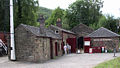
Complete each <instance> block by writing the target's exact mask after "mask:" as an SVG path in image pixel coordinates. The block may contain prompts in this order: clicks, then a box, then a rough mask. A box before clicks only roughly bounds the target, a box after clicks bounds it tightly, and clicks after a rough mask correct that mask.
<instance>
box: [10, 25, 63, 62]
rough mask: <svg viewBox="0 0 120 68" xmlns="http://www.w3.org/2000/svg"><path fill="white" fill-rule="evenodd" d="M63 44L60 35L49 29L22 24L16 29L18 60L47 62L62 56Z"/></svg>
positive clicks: (16, 54)
mask: <svg viewBox="0 0 120 68" xmlns="http://www.w3.org/2000/svg"><path fill="white" fill-rule="evenodd" d="M40 30H42V31H44V33H41V31H40ZM61 42H62V40H61V37H60V35H56V34H55V33H54V32H52V31H51V30H49V29H46V28H44V27H41V28H38V27H34V26H29V25H24V24H21V25H19V26H18V27H17V28H16V29H15V56H16V60H18V61H31V62H45V61H47V60H49V59H51V58H54V57H55V56H62V50H61V48H60V47H61V45H60V44H61ZM56 43H57V44H56ZM55 46H56V48H57V49H55ZM58 48H59V49H58ZM56 50H57V55H56V52H55V51H56ZM9 57H10V53H9Z"/></svg>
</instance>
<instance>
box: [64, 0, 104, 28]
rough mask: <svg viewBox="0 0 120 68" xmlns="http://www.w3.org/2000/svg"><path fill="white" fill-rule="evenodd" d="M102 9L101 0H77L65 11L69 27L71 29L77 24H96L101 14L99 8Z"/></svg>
mask: <svg viewBox="0 0 120 68" xmlns="http://www.w3.org/2000/svg"><path fill="white" fill-rule="evenodd" d="M102 7H103V2H102V1H101V0H77V1H76V2H74V3H73V4H71V5H70V6H69V8H68V9H67V15H66V17H67V18H68V22H69V26H70V27H71V28H73V27H74V26H76V25H77V24H80V23H83V24H86V25H88V26H89V25H90V24H94V23H96V22H98V20H99V18H100V16H101V15H102V14H101V11H100V8H102Z"/></svg>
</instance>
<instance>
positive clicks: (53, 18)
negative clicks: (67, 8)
mask: <svg viewBox="0 0 120 68" xmlns="http://www.w3.org/2000/svg"><path fill="white" fill-rule="evenodd" d="M63 11H64V10H63V9H61V8H60V7H57V8H56V9H55V10H54V11H52V14H51V16H50V17H49V18H48V20H46V25H47V26H49V25H51V24H52V25H56V21H57V19H58V18H60V19H62V17H63V14H64V13H63Z"/></svg>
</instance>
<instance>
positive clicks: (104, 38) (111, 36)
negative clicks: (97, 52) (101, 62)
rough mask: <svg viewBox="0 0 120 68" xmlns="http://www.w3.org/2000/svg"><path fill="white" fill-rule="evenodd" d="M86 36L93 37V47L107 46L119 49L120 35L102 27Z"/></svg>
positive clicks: (107, 47)
mask: <svg viewBox="0 0 120 68" xmlns="http://www.w3.org/2000/svg"><path fill="white" fill-rule="evenodd" d="M86 37H90V39H91V47H101V46H102V47H105V48H106V49H107V50H113V49H114V48H116V49H117V51H118V49H119V37H120V35H118V34H116V33H114V32H112V31H110V30H108V29H106V28H104V27H101V28H99V29H98V30H96V31H94V32H92V33H91V34H89V35H87V36H86Z"/></svg>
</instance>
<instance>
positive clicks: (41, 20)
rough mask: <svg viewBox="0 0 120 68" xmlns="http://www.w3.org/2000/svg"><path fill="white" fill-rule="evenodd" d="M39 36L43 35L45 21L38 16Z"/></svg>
mask: <svg viewBox="0 0 120 68" xmlns="http://www.w3.org/2000/svg"><path fill="white" fill-rule="evenodd" d="M39 22H40V31H39V32H40V34H45V31H44V28H45V19H44V17H43V15H40V20H39Z"/></svg>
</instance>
